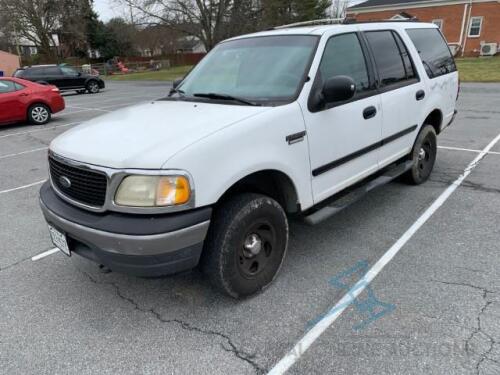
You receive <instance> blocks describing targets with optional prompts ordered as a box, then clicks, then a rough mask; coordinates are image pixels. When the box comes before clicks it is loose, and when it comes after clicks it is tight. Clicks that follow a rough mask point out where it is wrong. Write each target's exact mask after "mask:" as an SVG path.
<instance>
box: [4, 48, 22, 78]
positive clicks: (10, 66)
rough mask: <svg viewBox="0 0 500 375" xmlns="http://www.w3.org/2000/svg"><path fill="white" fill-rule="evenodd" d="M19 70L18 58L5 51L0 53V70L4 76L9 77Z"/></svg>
mask: <svg viewBox="0 0 500 375" xmlns="http://www.w3.org/2000/svg"><path fill="white" fill-rule="evenodd" d="M17 68H19V57H18V56H17V55H13V54H12V53H8V52H5V51H0V70H1V71H3V73H4V75H6V76H10V75H12V73H14V71H15V70H16V69H17Z"/></svg>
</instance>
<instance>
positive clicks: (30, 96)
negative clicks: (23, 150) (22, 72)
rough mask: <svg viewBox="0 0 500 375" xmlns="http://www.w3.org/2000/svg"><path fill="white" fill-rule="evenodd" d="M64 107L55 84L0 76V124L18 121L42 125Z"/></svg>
mask: <svg viewBox="0 0 500 375" xmlns="http://www.w3.org/2000/svg"><path fill="white" fill-rule="evenodd" d="M64 107H65V104H64V99H63V97H62V96H61V94H60V93H59V89H58V88H57V87H55V86H50V85H41V84H39V83H34V82H30V81H26V80H24V79H19V78H10V77H0V125H3V124H10V123H14V122H20V121H29V122H30V123H32V124H35V125H43V124H46V123H47V122H49V121H50V117H51V115H52V114H53V113H56V112H60V111H62V110H63V109H64Z"/></svg>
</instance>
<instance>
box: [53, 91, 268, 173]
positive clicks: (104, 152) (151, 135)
mask: <svg viewBox="0 0 500 375" xmlns="http://www.w3.org/2000/svg"><path fill="white" fill-rule="evenodd" d="M269 109H270V107H252V106H239V105H226V104H213V103H194V102H182V101H168V100H159V101H153V102H150V103H147V104H140V105H136V106H132V107H127V108H124V109H120V110H117V111H116V112H113V113H109V114H106V115H104V116H100V117H97V118H94V119H92V120H90V121H87V122H85V123H83V124H81V125H79V126H76V127H74V128H73V129H71V130H68V131H67V132H65V133H63V134H62V135H60V136H59V137H57V138H56V139H54V140H53V141H52V143H51V144H50V149H51V150H52V151H53V152H55V153H56V154H59V155H61V156H64V157H66V158H69V159H73V160H76V161H80V162H84V163H89V164H94V165H99V166H103V167H109V168H131V169H133V168H139V169H160V168H161V166H162V165H163V164H164V163H165V162H166V161H167V159H169V158H170V157H171V156H173V155H175V154H176V153H177V152H179V151H180V150H182V149H184V148H186V147H187V146H189V145H191V144H193V143H194V142H196V141H198V140H200V139H202V138H205V137H207V136H208V135H210V134H212V133H214V132H217V131H219V130H221V129H223V128H225V127H227V126H230V125H233V124H235V123H237V122H239V121H242V120H244V119H247V118H249V117H252V116H255V115H258V114H260V113H263V112H265V111H268V110H269Z"/></svg>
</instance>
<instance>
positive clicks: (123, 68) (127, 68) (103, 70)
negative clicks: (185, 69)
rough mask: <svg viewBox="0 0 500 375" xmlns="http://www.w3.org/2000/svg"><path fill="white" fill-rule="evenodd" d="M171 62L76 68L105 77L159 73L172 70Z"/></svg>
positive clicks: (98, 64) (125, 63)
mask: <svg viewBox="0 0 500 375" xmlns="http://www.w3.org/2000/svg"><path fill="white" fill-rule="evenodd" d="M170 66H171V65H170V60H150V61H138V62H118V63H112V64H111V63H97V64H84V65H80V66H74V68H76V69H77V70H79V71H82V72H85V73H88V74H99V75H103V76H107V75H115V74H131V73H138V72H147V71H157V70H161V69H168V68H170Z"/></svg>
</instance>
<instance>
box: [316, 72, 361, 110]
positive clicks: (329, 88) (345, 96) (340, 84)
mask: <svg viewBox="0 0 500 375" xmlns="http://www.w3.org/2000/svg"><path fill="white" fill-rule="evenodd" d="M355 93H356V84H355V83H354V81H353V79H352V78H351V77H348V76H335V77H332V78H329V79H327V80H326V82H325V83H324V84H323V90H322V94H323V100H324V102H325V104H327V103H335V102H343V101H346V100H349V99H351V98H352V97H353V96H354V94H355Z"/></svg>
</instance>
